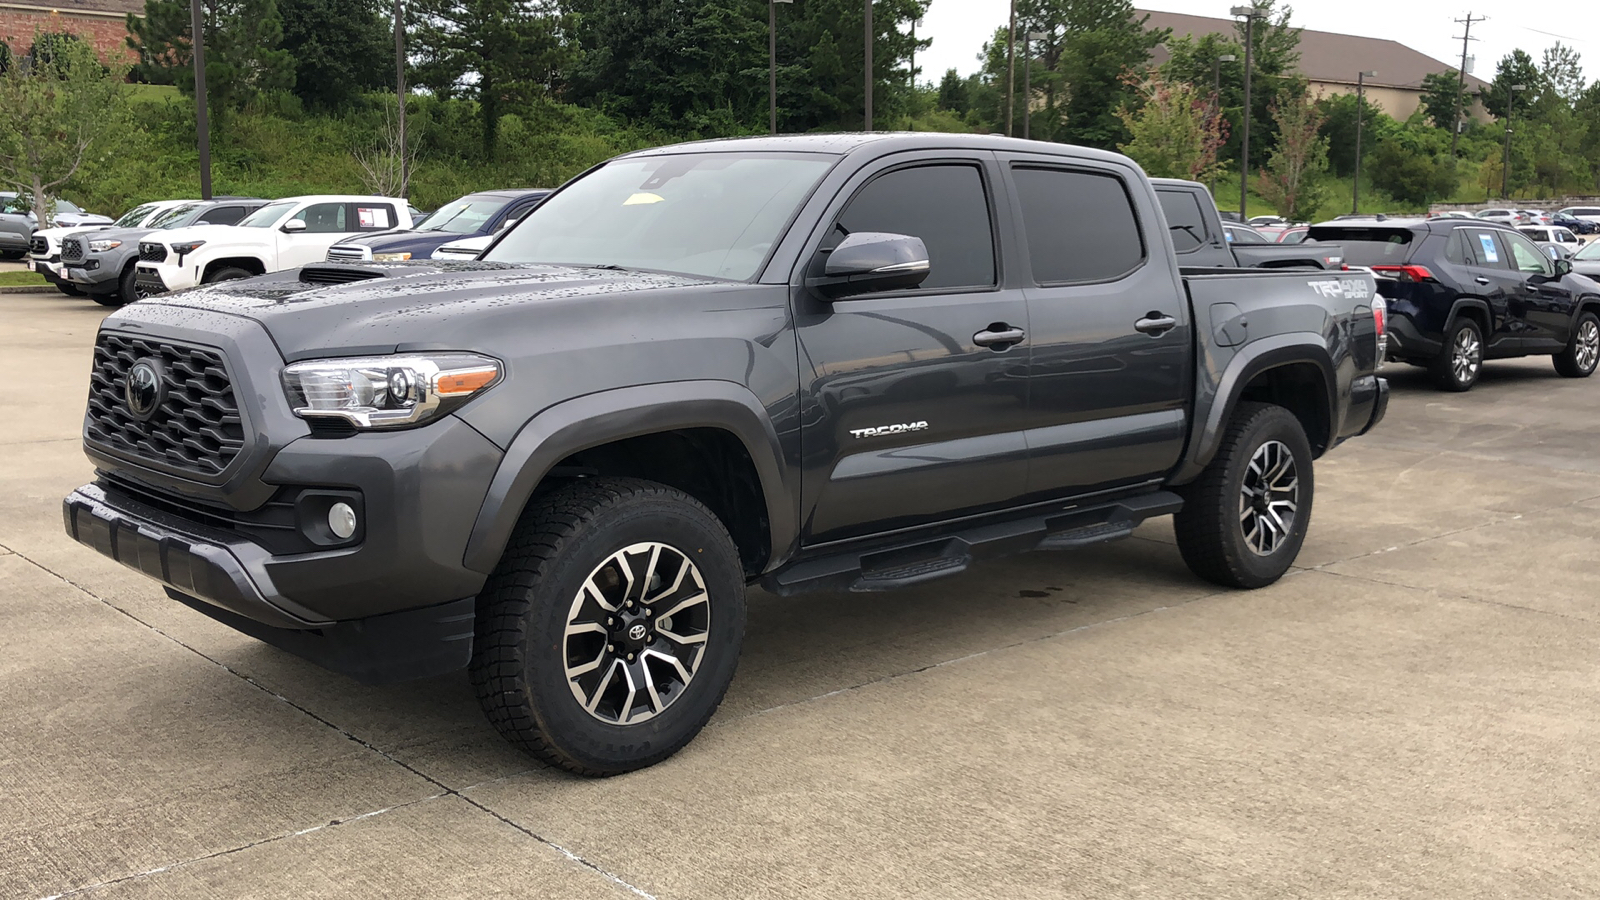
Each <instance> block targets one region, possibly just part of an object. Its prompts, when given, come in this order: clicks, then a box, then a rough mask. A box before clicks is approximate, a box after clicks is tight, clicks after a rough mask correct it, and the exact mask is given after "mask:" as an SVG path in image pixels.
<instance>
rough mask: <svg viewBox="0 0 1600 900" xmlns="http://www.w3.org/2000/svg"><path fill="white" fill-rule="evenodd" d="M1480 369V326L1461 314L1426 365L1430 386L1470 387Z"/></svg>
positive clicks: (1446, 387)
mask: <svg viewBox="0 0 1600 900" xmlns="http://www.w3.org/2000/svg"><path fill="white" fill-rule="evenodd" d="M1482 373H1483V329H1482V328H1479V327H1478V323H1477V322H1474V321H1473V320H1471V319H1469V318H1467V317H1465V316H1462V317H1461V318H1458V319H1456V321H1455V324H1454V325H1451V326H1450V331H1449V332H1448V333H1447V334H1445V336H1444V347H1443V348H1441V349H1440V350H1439V355H1438V356H1435V357H1434V358H1433V363H1432V364H1431V365H1429V366H1428V374H1429V375H1430V376H1431V377H1432V378H1433V386H1434V387H1436V388H1438V389H1439V390H1441V391H1469V390H1471V389H1472V386H1473V385H1475V384H1477V383H1478V376H1479V375H1481V374H1482Z"/></svg>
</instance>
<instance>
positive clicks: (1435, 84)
mask: <svg viewBox="0 0 1600 900" xmlns="http://www.w3.org/2000/svg"><path fill="white" fill-rule="evenodd" d="M1457 104H1459V105H1460V106H1459V108H1460V110H1461V111H1462V114H1463V115H1465V113H1466V108H1467V105H1468V100H1467V97H1466V91H1465V90H1464V89H1463V88H1462V86H1461V73H1460V72H1458V71H1456V70H1455V69H1445V70H1444V71H1443V72H1434V73H1432V74H1430V75H1426V76H1424V77H1423V79H1422V108H1423V109H1424V110H1426V111H1427V113H1428V118H1429V120H1431V121H1432V122H1433V125H1434V127H1435V128H1444V129H1450V128H1454V127H1455V123H1456V110H1457V108H1458V107H1457Z"/></svg>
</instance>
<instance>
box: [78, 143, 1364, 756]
mask: <svg viewBox="0 0 1600 900" xmlns="http://www.w3.org/2000/svg"><path fill="white" fill-rule="evenodd" d="M1170 233H1171V232H1170V229H1169V228H1168V223H1167V220H1166V219H1165V217H1164V216H1163V214H1162V210H1161V205H1160V203H1159V201H1158V200H1157V197H1156V192H1155V190H1154V189H1153V188H1152V186H1151V184H1150V182H1149V180H1148V179H1147V178H1146V177H1145V175H1144V173H1143V172H1141V171H1140V170H1139V168H1138V167H1137V166H1136V165H1135V164H1134V163H1133V162H1132V161H1130V160H1128V159H1127V158H1125V157H1122V156H1118V155H1115V154H1111V153H1103V152H1099V151H1094V150H1088V149H1083V148H1079V147H1070V146H1059V145H1047V144H1041V143H1038V142H1030V141H1019V140H1010V139H1006V138H998V137H987V136H975V135H933V134H922V135H890V134H867V135H860V134H858V135H813V136H796V137H782V138H750V139H742V140H729V141H718V142H712V143H697V144H685V145H680V146H673V147H665V148H660V149H655V150H646V151H641V152H638V153H633V154H629V155H626V156H622V157H619V158H617V159H614V160H612V161H610V162H608V163H605V164H603V165H600V166H597V167H595V168H593V169H591V170H589V171H588V172H586V173H585V174H583V175H582V176H580V177H579V178H577V179H575V180H573V181H572V182H569V183H568V184H566V185H565V186H563V187H562V188H561V189H559V190H558V191H557V192H556V193H555V194H553V195H552V196H551V197H550V198H549V199H548V200H546V201H545V202H544V203H543V204H541V205H540V206H539V207H538V208H537V209H536V210H534V211H533V212H532V213H530V214H529V215H528V216H527V217H526V218H524V219H523V220H522V221H521V222H520V223H518V224H517V225H516V226H515V227H514V228H511V229H508V230H507V231H505V232H504V233H502V234H501V236H500V237H499V238H498V239H497V240H496V241H495V243H494V244H492V245H491V246H490V247H489V249H488V250H486V251H485V252H484V255H483V257H482V258H481V259H480V260H477V261H466V262H453V261H452V262H439V261H434V262H422V261H411V262H389V263H348V264H347V263H328V262H324V263H316V264H311V265H306V266H304V267H301V268H298V269H293V270H287V271H283V272H278V273H275V274H271V275H266V276H261V277H257V278H251V279H244V280H239V281H232V282H228V283H219V284H215V285H207V286H205V287H201V288H198V289H194V290H189V291H181V292H176V293H172V294H170V295H162V296H159V297H153V298H149V299H146V300H143V301H141V302H139V303H136V304H133V305H131V306H128V307H126V308H124V309H122V310H120V311H118V312H116V313H114V314H112V315H110V316H109V317H107V318H106V319H105V321H104V324H103V325H102V328H101V331H100V333H99V335H98V337H97V340H96V345H95V354H94V361H93V369H92V372H91V376H90V377H91V387H90V391H89V400H88V410H87V414H86V417H85V419H84V448H85V450H86V451H87V453H88V455H89V457H90V459H91V460H92V461H93V462H94V464H95V467H96V469H97V473H96V478H95V480H94V482H93V483H90V484H86V485H84V486H82V487H81V488H78V489H77V490H75V491H73V492H72V493H71V494H70V495H69V496H68V497H67V498H66V500H65V510H64V512H65V523H66V529H67V531H68V533H69V534H70V535H71V536H72V537H73V538H75V539H76V540H78V541H80V542H82V543H84V544H86V545H88V546H90V547H93V548H95V549H96V550H98V551H99V552H101V553H103V554H106V555H107V556H109V557H112V558H114V559H117V560H119V561H121V562H122V563H124V564H125V565H128V566H130V567H132V568H134V569H137V570H139V571H141V572H143V573H145V574H147V575H149V576H150V577H151V578H153V579H156V580H157V581H159V582H160V583H161V584H163V585H164V586H165V587H166V589H167V591H168V593H169V594H170V596H171V597H172V598H173V599H174V600H176V601H178V602H182V603H185V604H187V605H189V606H191V607H193V608H194V609H196V610H198V611H200V612H202V613H204V614H206V615H208V616H211V617H213V618H215V619H217V620H219V621H221V622H224V623H226V624H228V625H230V626H232V627H235V628H237V629H239V630H240V631H243V632H245V633H247V634H250V635H254V636H256V637H258V638H260V639H261V640H264V641H267V642H269V643H272V644H274V645H277V646H279V647H282V648H285V649H287V650H290V651H292V652H295V653H298V654H301V655H303V656H305V657H307V658H309V659H312V660H315V661H317V662H319V663H321V664H323V665H325V666H327V667H329V668H332V669H335V670H338V671H342V672H345V673H348V674H350V675H353V676H355V677H357V678H361V679H367V680H384V679H395V678H406V677H416V676H424V675H435V674H439V673H443V672H449V671H453V670H457V669H461V668H466V669H468V670H469V672H470V676H471V680H472V682H473V684H474V685H475V686H476V690H477V693H478V697H479V699H480V701H481V704H482V706H483V708H484V710H485V711H486V712H487V714H488V716H489V718H490V720H491V721H492V722H493V723H494V724H495V726H496V727H497V728H499V730H500V731H501V732H502V733H503V734H504V735H505V736H506V737H507V738H508V739H510V740H511V741H512V742H514V743H516V744H517V745H519V746H521V747H523V748H524V749H526V750H527V751H529V752H531V753H533V754H536V755H537V756H539V757H541V758H543V759H546V760H548V761H550V762H552V763H554V764H555V765H558V766H562V767H565V768H567V769H569V770H572V771H575V772H580V773H584V774H590V775H606V774H614V773H618V772H624V771H628V770H631V769H636V768H639V767H642V766H646V765H650V764H652V763H654V762H656V761H659V760H661V759H664V758H665V757H667V756H668V755H670V754H672V753H674V752H676V751H677V750H678V749H679V748H681V747H683V746H684V745H685V744H687V743H688V742H689V741H690V740H691V739H692V738H693V736H694V735H695V734H696V733H697V732H698V731H699V730H700V728H701V727H702V726H703V725H704V724H705V723H706V721H707V720H708V719H709V718H710V717H711V715H712V713H713V712H714V711H715V709H716V708H717V705H718V704H719V703H720V701H721V698H722V696H723V693H724V692H725V691H726V690H727V688H728V685H729V683H730V681H731V680H732V678H733V673H734V668H735V664H736V662H737V659H738V655H739V649H740V644H741V641H742V636H743V631H744V623H745V590H746V588H747V586H751V585H760V586H762V587H764V588H766V589H767V590H770V591H773V592H775V593H778V594H793V593H797V592H800V591H803V590H808V589H832V590H849V591H860V592H870V591H878V590H886V589H890V588H897V587H903V586H906V585H913V584H919V583H922V582H926V581H929V580H930V579H934V578H940V577H945V576H950V575H955V574H956V573H959V572H962V571H964V570H966V569H968V568H969V567H970V566H972V565H973V563H974V561H975V560H977V559H979V558H981V557H984V556H992V555H996V554H1002V553H1009V552H1017V551H1024V550H1061V549H1067V548H1074V547H1082V546H1086V545H1090V544H1095V543H1098V542H1101V541H1108V540H1113V539H1116V538H1121V537H1125V536H1127V535H1129V534H1130V533H1131V532H1132V531H1133V529H1134V527H1135V526H1136V525H1137V524H1138V523H1139V522H1141V521H1143V520H1145V519H1148V518H1151V517H1154V516H1162V515H1175V517H1176V520H1175V526H1176V532H1177V537H1178V544H1179V549H1180V550H1181V552H1182V555H1183V558H1184V560H1185V561H1186V562H1187V563H1188V565H1189V566H1190V567H1191V568H1192V569H1193V570H1194V572H1195V573H1196V574H1198V575H1199V576H1200V577H1202V578H1205V579H1208V580H1210V581H1213V582H1216V583H1218V584H1223V585H1230V586H1237V587H1259V586H1262V585H1266V584H1269V583H1271V582H1273V581H1274V580H1276V579H1277V578H1278V577H1279V576H1281V575H1282V574H1283V573H1284V572H1285V571H1286V570H1287V569H1288V567H1289V565H1290V564H1291V563H1292V562H1293V561H1294V559H1295V556H1296V554H1297V553H1298V552H1299V549H1300V546H1301V542H1302V541H1303V540H1304V538H1305V536H1306V532H1307V529H1308V528H1309V527H1310V524H1311V511H1312V500H1313V492H1314V480H1313V473H1312V466H1313V461H1314V460H1315V459H1316V458H1318V457H1319V456H1321V455H1322V454H1323V453H1326V452H1328V451H1329V450H1331V449H1332V448H1333V447H1335V446H1337V445H1338V444H1339V443H1340V442H1342V441H1344V440H1345V439H1347V438H1350V437H1354V436H1356V435H1359V434H1362V433H1364V432H1366V431H1367V430H1368V429H1370V428H1372V427H1373V426H1374V425H1375V424H1376V423H1377V422H1378V421H1379V420H1380V419H1382V417H1383V414H1384V410H1385V407H1386V402H1387V398H1388V390H1387V384H1386V383H1385V381H1384V380H1383V379H1381V378H1378V377H1377V376H1376V375H1375V374H1374V370H1375V367H1376V365H1377V362H1378V360H1379V358H1380V356H1381V353H1382V351H1381V346H1380V345H1381V340H1382V324H1383V317H1382V314H1381V313H1382V301H1381V300H1379V299H1378V298H1377V295H1376V293H1375V291H1374V281H1373V278H1372V275H1371V273H1370V272H1366V271H1352V272H1342V273H1329V272H1304V271H1295V270H1268V271H1260V270H1243V271H1242V270H1236V269H1229V270H1216V269H1188V268H1183V269H1180V267H1179V264H1178V261H1177V258H1176V256H1175V255H1174V252H1173V244H1172V238H1171V236H1170ZM1060 564H1061V565H1062V566H1066V567H1070V566H1072V565H1073V564H1074V562H1073V559H1072V558H1071V557H1069V556H1063V557H1062V558H1061V560H1060Z"/></svg>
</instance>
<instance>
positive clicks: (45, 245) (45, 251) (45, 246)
mask: <svg viewBox="0 0 1600 900" xmlns="http://www.w3.org/2000/svg"><path fill="white" fill-rule="evenodd" d="M28 252H29V253H32V254H33V255H35V256H49V255H50V239H49V238H44V237H40V236H38V235H34V236H33V240H31V241H29V242H28Z"/></svg>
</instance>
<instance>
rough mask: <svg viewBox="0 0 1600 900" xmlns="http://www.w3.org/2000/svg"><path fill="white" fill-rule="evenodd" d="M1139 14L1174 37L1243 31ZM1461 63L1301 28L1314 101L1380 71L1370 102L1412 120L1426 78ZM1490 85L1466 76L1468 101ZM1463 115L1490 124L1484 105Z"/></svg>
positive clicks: (1203, 20) (1221, 23)
mask: <svg viewBox="0 0 1600 900" xmlns="http://www.w3.org/2000/svg"><path fill="white" fill-rule="evenodd" d="M1139 15H1149V16H1150V21H1149V23H1148V24H1149V27H1151V28H1171V29H1172V35H1173V37H1182V36H1184V35H1194V36H1195V37H1200V36H1203V35H1207V34H1213V33H1216V34H1224V35H1227V36H1228V37H1229V38H1230V39H1235V40H1236V39H1237V34H1238V32H1237V31H1235V29H1234V21H1235V20H1233V19H1213V18H1210V17H1208V16H1191V15H1186V14H1184V13H1169V12H1154V11H1151V10H1139ZM1164 59H1165V52H1164V51H1163V50H1161V49H1160V48H1157V49H1156V52H1155V55H1154V61H1155V62H1156V63H1157V64H1159V63H1161V62H1162V61H1163V60H1164ZM1458 64H1459V61H1458V62H1455V63H1448V62H1440V61H1439V60H1437V59H1434V58H1433V57H1431V56H1428V55H1426V54H1424V53H1418V52H1417V51H1415V50H1413V49H1411V48H1410V47H1407V46H1406V45H1404V44H1402V43H1400V42H1398V41H1391V40H1388V39H1385V38H1369V37H1357V36H1356V35H1352V34H1335V33H1333V32H1331V31H1312V30H1310V29H1306V28H1302V29H1300V65H1299V72H1300V74H1301V75H1304V76H1305V77H1306V80H1307V81H1309V82H1310V83H1311V95H1312V96H1313V97H1332V96H1334V95H1336V94H1353V93H1355V90H1356V73H1357V72H1377V73H1378V74H1377V76H1376V77H1374V78H1368V79H1366V88H1365V96H1366V99H1367V102H1368V103H1371V104H1372V105H1374V106H1376V107H1378V108H1379V109H1382V110H1383V111H1384V112H1385V113H1388V114H1389V115H1391V116H1393V117H1394V118H1396V119H1399V120H1401V121H1405V120H1406V119H1408V118H1410V117H1411V114H1412V113H1414V112H1416V111H1417V107H1418V106H1420V105H1422V79H1424V78H1426V77H1427V76H1429V75H1431V74H1433V73H1434V72H1443V71H1445V70H1446V69H1450V70H1454V69H1455V68H1456V66H1457V65H1458ZM1487 86H1488V85H1487V83H1486V82H1484V81H1483V80H1482V79H1480V78H1476V77H1474V76H1472V75H1468V76H1467V94H1468V96H1472V95H1475V94H1476V93H1477V91H1478V89H1479V88H1483V87H1487ZM1463 112H1464V114H1465V115H1470V116H1471V117H1473V118H1475V119H1477V120H1478V121H1480V122H1487V121H1489V114H1488V113H1487V112H1486V111H1485V110H1484V108H1483V104H1482V103H1479V102H1478V101H1476V100H1474V101H1472V103H1471V104H1470V105H1469V108H1468V109H1466V110H1464V111H1463Z"/></svg>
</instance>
